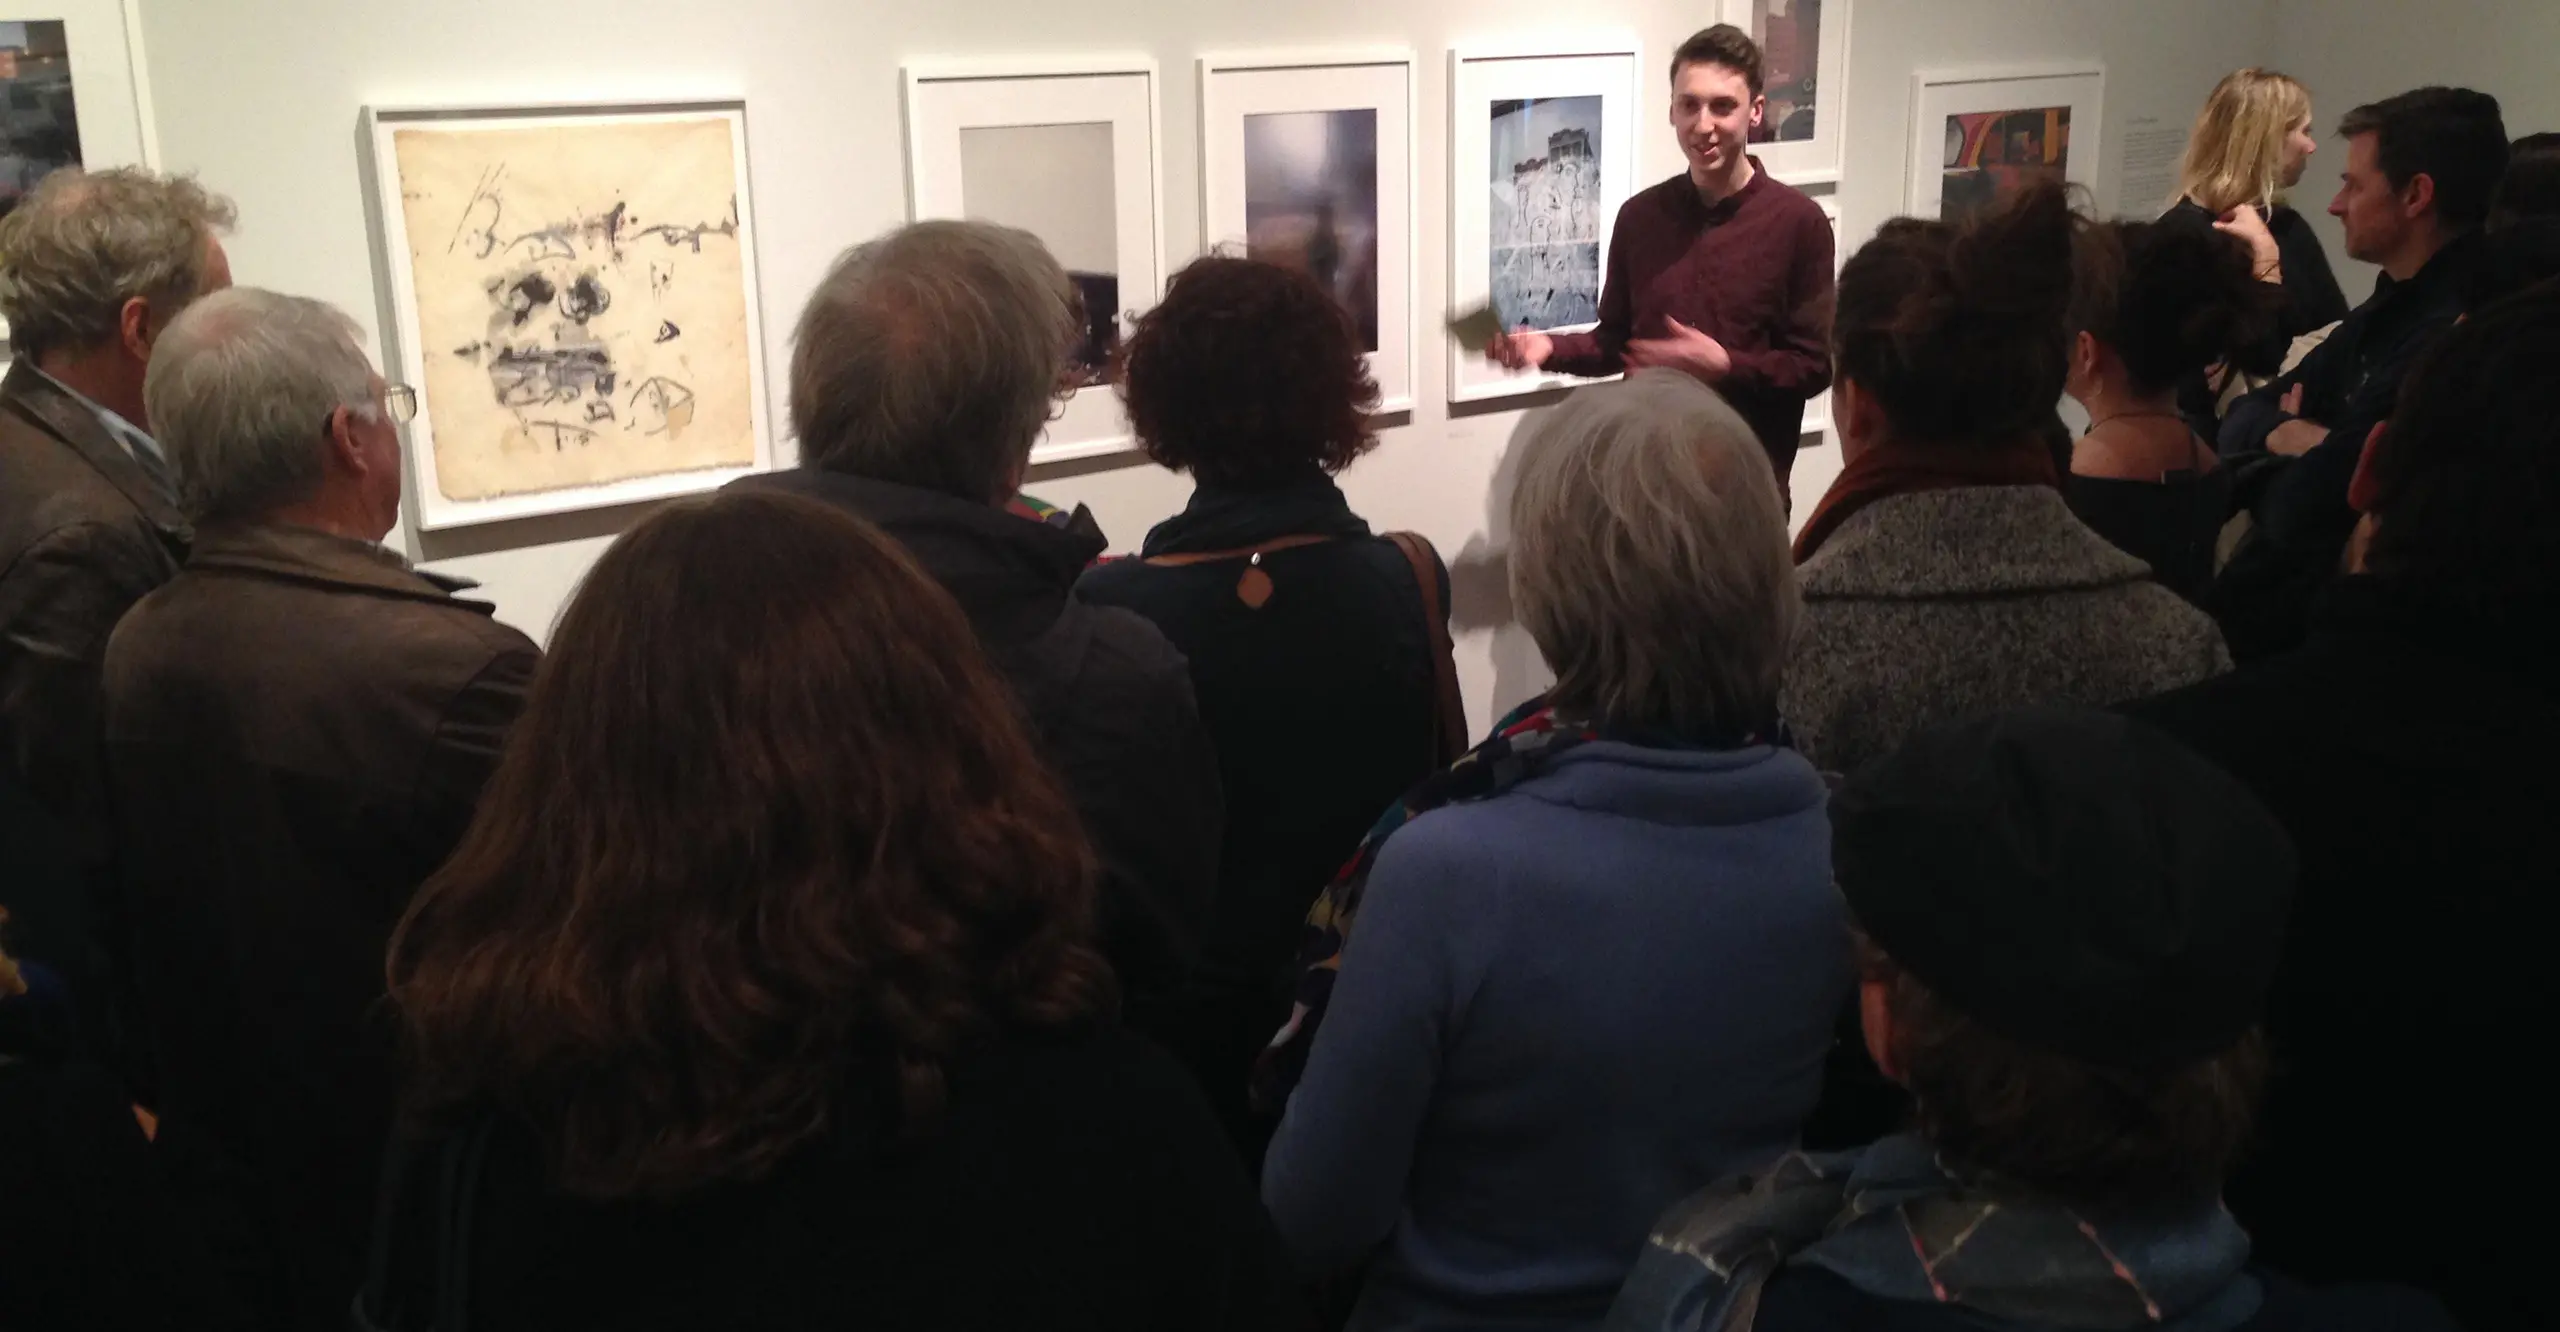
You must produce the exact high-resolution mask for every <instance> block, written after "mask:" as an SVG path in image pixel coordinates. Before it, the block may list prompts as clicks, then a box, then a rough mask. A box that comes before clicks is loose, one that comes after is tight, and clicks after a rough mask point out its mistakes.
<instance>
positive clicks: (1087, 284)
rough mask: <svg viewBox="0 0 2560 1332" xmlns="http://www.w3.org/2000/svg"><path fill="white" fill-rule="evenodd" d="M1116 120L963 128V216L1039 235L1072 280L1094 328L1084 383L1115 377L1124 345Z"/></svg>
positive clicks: (1084, 357)
mask: <svg viewBox="0 0 2560 1332" xmlns="http://www.w3.org/2000/svg"><path fill="white" fill-rule="evenodd" d="M1111 135H1112V126H1111V123H1110V122H1109V121H1090V122H1084V123H1078V124H1065V125H983V126H968V127H965V128H963V129H962V130H961V131H960V197H961V210H962V213H963V215H965V216H967V217H970V218H973V219H976V220H979V221H984V222H994V223H998V224H1001V225H1003V226H1008V227H1020V228H1022V229H1023V230H1025V231H1028V232H1030V233H1031V234H1033V235H1035V236H1038V237H1039V238H1040V240H1041V242H1042V243H1043V244H1045V245H1047V246H1048V247H1049V253H1050V254H1051V255H1053V256H1055V257H1056V258H1057V261H1058V263H1059V265H1060V266H1061V267H1063V268H1065V269H1066V270H1067V276H1068V277H1069V278H1071V279H1073V280H1074V282H1075V285H1076V292H1077V294H1078V295H1079V296H1080V297H1081V298H1082V299H1083V302H1084V316H1085V324H1086V336H1085V341H1084V345H1083V346H1082V347H1081V348H1079V349H1078V350H1077V353H1076V361H1077V364H1078V366H1079V367H1080V369H1081V370H1082V373H1083V381H1082V383H1083V386H1084V387H1087V388H1090V387H1093V386H1094V385H1097V384H1101V383H1103V382H1104V381H1105V380H1107V379H1108V378H1109V377H1110V373H1111V357H1112V354H1113V353H1114V352H1116V351H1118V350H1119V347H1120V329H1121V314H1122V310H1121V300H1120V217H1119V185H1118V181H1117V180H1116V178H1115V176H1114V174H1113V168H1112V138H1111Z"/></svg>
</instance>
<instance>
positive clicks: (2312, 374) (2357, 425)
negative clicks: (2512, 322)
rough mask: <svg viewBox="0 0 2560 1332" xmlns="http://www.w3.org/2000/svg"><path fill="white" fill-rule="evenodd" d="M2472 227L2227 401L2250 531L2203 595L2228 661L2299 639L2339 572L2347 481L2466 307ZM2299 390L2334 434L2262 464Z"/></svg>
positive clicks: (2227, 434) (2346, 524) (2474, 251)
mask: <svg viewBox="0 0 2560 1332" xmlns="http://www.w3.org/2000/svg"><path fill="white" fill-rule="evenodd" d="M2480 257H2481V245H2480V239H2479V237H2477V236H2473V235H2465V236H2461V237H2457V238H2456V239H2454V240H2453V241H2452V242H2451V243H2450V244H2448V245H2446V246H2445V247H2444V248H2443V249H2441V250H2439V251H2437V252H2436V255H2435V257H2434V258H2432V259H2430V260H2428V261H2427V264H2426V266H2425V267H2424V268H2421V269H2419V270H2418V271H2417V273H2416V274H2414V275H2412V276H2411V277H2410V278H2409V280H2408V281H2406V282H2399V281H2395V280H2393V279H2392V278H2391V277H2389V276H2388V275H2385V276H2384V277H2383V278H2381V279H2380V280H2379V281H2378V282H2377V283H2376V284H2375V286H2374V289H2373V295H2372V297H2371V298H2370V299H2368V300H2366V301H2365V303H2364V304H2362V305H2360V306H2357V307H2356V309H2355V312H2354V313H2352V314H2350V315H2348V316H2347V318H2346V320H2345V322H2343V323H2341V324H2339V325H2338V330H2337V331H2336V332H2334V333H2332V334H2330V335H2329V338H2328V340H2327V341H2325V342H2323V343H2321V344H2320V346H2319V347H2318V348H2317V349H2315V350H2314V351H2313V352H2312V353H2311V354H2310V355H2309V356H2307V357H2305V358H2303V362H2302V364H2301V365H2298V366H2296V367H2294V371H2293V373H2292V374H2289V375H2286V376H2284V377H2283V378H2281V379H2278V380H2276V381H2275V382H2274V383H2271V384H2269V385H2267V386H2266V387H2264V388H2262V389H2259V390H2258V391H2257V392H2255V393H2251V394H2249V395H2248V396H2247V397H2244V398H2242V399H2240V400H2239V401H2238V402H2235V403H2233V404H2232V405H2231V414H2230V415H2229V416H2227V417H2225V418H2224V419H2223V422H2222V438H2221V444H2222V452H2223V455H2224V456H2225V457H2228V458H2232V459H2233V460H2234V461H2235V462H2236V463H2240V464H2242V465H2243V466H2244V473H2243V475H2244V477H2247V476H2254V477H2255V480H2254V481H2251V480H2246V479H2244V480H2243V481H2242V483H2241V488H2242V494H2241V497H2240V498H2241V502H2242V503H2243V504H2245V505H2247V507H2248V508H2249V510H2250V512H2251V514H2252V515H2253V516H2254V518H2255V522H2254V524H2253V526H2252V528H2251V531H2250V534H2249V537H2248V539H2247V540H2246V541H2245V542H2243V543H2242V545H2241V547H2240V549H2239V550H2238V551H2237V552H2235V553H2234V554H2233V556H2232V559H2231V563H2230V564H2229V566H2227V567H2226V568H2225V569H2224V570H2223V571H2222V576H2221V577H2220V578H2219V579H2217V580H2216V582H2215V584H2214V586H2213V587H2212V588H2211V589H2210V590H2209V591H2208V592H2207V594H2206V597H2205V603H2204V604H2205V608H2206V609H2207V610H2209V611H2211V612H2212V613H2213V616H2214V618H2215V620H2217V621H2218V622H2220V623H2221V625H2222V633H2223V638H2224V640H2225V641H2226V642H2227V643H2229V644H2230V647H2231V655H2232V657H2233V658H2234V659H2236V660H2240V661H2247V660H2249V659H2251V658H2253V657H2261V656H2265V655H2267V654H2268V653H2271V652H2281V651H2284V650H2285V649H2287V648H2290V647H2292V646H2294V645H2295V644H2297V643H2300V642H2301V641H2302V635H2303V625H2304V621H2305V619H2306V618H2307V617H2308V615H2309V613H2310V607H2311V603H2312V601H2313V600H2314V599H2315V598H2316V597H2317V596H2318V595H2319V591H2320V589H2321V587H2323V586H2325V585H2326V584H2327V583H2328V582H2329V581H2330V580H2331V579H2332V578H2333V577H2335V575H2336V573H2337V569H2338V558H2339V555H2340V553H2341V552H2342V551H2344V550H2345V549H2346V544H2347V536H2348V534H2349V533H2351V532H2353V531H2354V530H2355V525H2356V514H2355V510H2354V509H2352V508H2350V507H2349V506H2348V504H2347V488H2348V486H2349V484H2350V483H2351V482H2353V481H2354V479H2355V474H2356V462H2357V460H2358V459H2360V458H2361V457H2363V455H2364V444H2365V439H2366V437H2367V436H2369V435H2371V434H2372V433H2373V427H2374V426H2375V425H2376V424H2378V423H2380V422H2382V421H2385V420H2387V419H2389V418H2390V416H2391V411H2392V408H2393V407H2394V406H2395V405H2396V404H2397V403H2398V402H2399V398H2400V381H2401V380H2402V379H2403V378H2405V377H2406V376H2407V374H2408V372H2409V367H2410V366H2411V364H2412V363H2414V362H2415V361H2416V360H2417V358H2418V355H2419V353H2421V352H2423V351H2425V350H2426V349H2427V347H2428V346H2429V345H2430V344H2432V343H2433V342H2434V341H2435V338H2436V335H2438V334H2440V333H2442V332H2444V331H2445V330H2446V329H2448V328H2451V327H2453V323H2454V321H2455V320H2456V319H2459V318H2460V317H2461V316H2462V311H2463V305H2464V301H2465V299H2466V298H2467V296H2468V293H2469V291H2470V283H2471V279H2472V270H2473V269H2474V268H2475V267H2476V266H2477V265H2478V264H2479V262H2480ZM2296 385H2299V386H2301V388H2302V412H2301V419H2304V420H2310V421H2318V422H2320V423H2322V424H2324V425H2326V426H2328V427H2329V434H2328V437H2327V439H2325V440H2324V441H2323V442H2321V443H2320V444H2318V445H2316V446H2314V447H2313V448H2312V449H2311V451H2310V452H2308V453H2305V454H2303V455H2302V456H2300V457H2298V458H2292V459H2283V458H2273V459H2268V460H2266V461H2265V462H2264V463H2263V464H2260V463H2255V462H2253V459H2255V458H2257V457H2259V456H2261V455H2263V454H2264V451H2265V449H2266V443H2267V436H2268V435H2270V434H2272V433H2274V431H2275V429H2276V427H2278V426H2280V425H2283V424H2284V423H2285V422H2287V421H2290V420H2293V419H2295V418H2294V417H2292V416H2289V415H2287V414H2286V413H2285V411H2284V409H2283V406H2282V403H2281V400H2282V399H2283V397H2284V395H2285V394H2286V393H2287V392H2290V391H2291V390H2292V389H2293V388H2294V387H2295V386H2296Z"/></svg>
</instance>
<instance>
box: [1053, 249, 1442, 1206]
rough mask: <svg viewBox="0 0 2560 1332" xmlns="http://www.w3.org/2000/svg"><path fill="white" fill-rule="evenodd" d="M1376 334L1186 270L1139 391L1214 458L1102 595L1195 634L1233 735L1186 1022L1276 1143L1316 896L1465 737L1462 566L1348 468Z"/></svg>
mask: <svg viewBox="0 0 2560 1332" xmlns="http://www.w3.org/2000/svg"><path fill="white" fill-rule="evenodd" d="M1362 345H1363V344H1362V343H1361V340H1360V337H1359V334H1358V332H1357V331H1356V329H1355V328H1354V327H1353V324H1352V321H1351V317H1350V315H1349V313H1348V312H1346V311H1345V310H1344V309H1343V307H1342V306H1341V304H1340V303H1339V302H1338V301H1336V300H1335V299H1334V298H1333V296H1332V295H1331V294H1330V293H1328V292H1327V291H1326V290H1325V289H1324V287H1323V286H1321V285H1320V284H1318V283H1317V282H1316V280H1315V279H1314V278H1312V277H1310V276H1308V275H1307V274H1306V273H1304V272H1301V271H1299V270H1297V269H1293V268H1286V267H1282V266H1279V265H1276V264H1270V263H1263V262H1259V261H1255V260H1250V259H1241V258H1232V257H1226V256H1214V255H1213V256H1211V257H1209V258H1205V259H1201V260H1199V261H1197V262H1195V263H1193V264H1192V265H1191V266H1190V267H1188V268H1185V269H1184V270H1183V271H1182V272H1180V273H1179V274H1176V275H1175V277H1174V279H1173V283H1172V286H1171V288H1170V289H1169V290H1168V291H1167V292H1166V293H1165V298H1164V301H1163V302H1162V303H1161V304H1159V305H1157V306H1156V308H1155V309H1154V310H1153V311H1152V312H1150V313H1149V314H1148V315H1146V316H1145V317H1144V318H1143V319H1141V320H1139V321H1138V327H1137V331H1136V332H1135V334H1133V335H1132V336H1131V338H1130V339H1129V342H1128V344H1127V347H1126V348H1125V350H1124V351H1123V353H1122V354H1123V357H1124V361H1123V367H1122V378H1121V386H1120V392H1121V395H1122V397H1123V398H1124V399H1126V401H1127V403H1128V407H1129V418H1130V421H1131V423H1132V424H1133V425H1134V426H1135V428H1136V431H1137V436H1138V440H1139V442H1140V443H1141V444H1142V445H1143V446H1144V447H1145V448H1146V451H1147V456H1148V457H1150V458H1153V459H1155V460H1156V461H1157V462H1158V463H1160V464H1162V465H1164V466H1166V467H1169V468H1171V469H1173V470H1174V471H1177V472H1189V473H1190V474H1191V477H1192V480H1193V482H1194V489H1193V491H1192V494H1191V503H1190V505H1189V506H1188V507H1186V508H1185V509H1184V510H1183V511H1182V512H1181V513H1180V514H1178V515H1176V516H1174V517H1173V518H1172V519H1170V520H1168V521H1167V522H1165V523H1163V524H1161V525H1160V526H1158V527H1157V528H1156V529H1155V530H1154V531H1152V532H1150V533H1148V534H1147V543H1146V547H1145V549H1144V551H1143V552H1142V554H1141V556H1140V558H1137V559H1131V560H1120V561H1115V562H1111V563H1107V564H1105V565H1103V566H1101V567H1100V568H1097V569H1095V570H1093V571H1092V572H1090V573H1088V574H1086V575H1085V578H1084V581H1083V583H1082V584H1081V585H1080V589H1079V590H1080V591H1081V592H1082V594H1083V596H1084V598H1085V599H1086V600H1088V601H1093V602H1101V603H1105V604H1109V605H1115V606H1123V607H1126V608H1128V609H1130V610H1134V611H1136V612H1138V613H1139V614H1141V615H1144V616H1146V617H1147V618H1148V619H1150V620H1153V621H1154V622H1155V623H1156V626H1157V627H1158V628H1160V629H1162V630H1164V633H1165V636H1166V637H1167V638H1170V639H1172V640H1173V645H1174V646H1175V647H1178V648H1180V649H1182V652H1183V655H1184V656H1186V657H1188V658H1190V661H1191V676H1192V684H1193V687H1194V689H1195V690H1196V691H1197V693H1198V696H1199V700H1200V715H1201V718H1202V720H1203V721H1204V722H1206V723H1207V725H1208V728H1209V734H1210V736H1211V738H1212V739H1213V740H1214V741H1215V742H1216V744H1217V748H1218V762H1219V776H1220V777H1221V779H1222V780H1223V782H1224V784H1225V789H1226V798H1227V832H1226V841H1225V843H1224V846H1223V850H1222V854H1221V864H1220V878H1219V893H1218V901H1217V905H1216V908H1215V915H1214V917H1213V919H1212V922H1211V932H1210V935H1209V938H1208V940H1207V944H1206V947H1205V948H1204V950H1203V966H1202V978H1201V985H1200V990H1201V993H1200V994H1199V996H1198V998H1199V1002H1198V1003H1197V1004H1196V1005H1193V1006H1190V1007H1189V1008H1188V1010H1187V1011H1186V1012H1185V1013H1184V1014H1183V1015H1182V1022H1183V1024H1184V1025H1185V1026H1186V1027H1187V1028H1188V1029H1189V1030H1188V1031H1187V1033H1184V1034H1177V1033H1172V1032H1167V1033H1166V1034H1167V1035H1168V1036H1169V1037H1170V1038H1171V1039H1173V1040H1174V1041H1175V1043H1176V1044H1178V1045H1180V1046H1182V1047H1183V1049H1182V1050H1181V1053H1182V1054H1183V1056H1184V1058H1185V1061H1186V1062H1188V1063H1189V1064H1191V1065H1192V1068H1193V1071H1194V1072H1196V1073H1198V1074H1199V1075H1200V1079H1201V1082H1202V1085H1203V1086H1204V1087H1206V1088H1207V1090H1208V1092H1209V1094H1210V1098H1211V1100H1212V1102H1213V1103H1215V1104H1217V1105H1218V1106H1219V1107H1220V1109H1221V1112H1222V1113H1223V1114H1224V1115H1225V1116H1226V1117H1227V1120H1228V1122H1229V1125H1230V1127H1231V1128H1232V1129H1233V1131H1234V1132H1235V1133H1236V1134H1237V1137H1238V1141H1239V1144H1240V1145H1241V1146H1242V1147H1243V1148H1244V1149H1245V1150H1246V1152H1247V1153H1248V1155H1250V1156H1254V1157H1257V1158H1258V1157H1259V1155H1260V1150H1261V1148H1260V1144H1261V1141H1262V1139H1263V1138H1264V1137H1266V1136H1267V1134H1268V1132H1269V1127H1268V1125H1267V1124H1263V1125H1257V1124H1256V1122H1255V1121H1253V1120H1252V1119H1251V1117H1250V1116H1249V1115H1248V1114H1247V1111H1246V1107H1245V1093H1244V1087H1245V1081H1246V1075H1247V1073H1248V1071H1249V1070H1250V1068H1251V1066H1252V1063H1253V1060H1254V1057H1255V1055H1256V1053H1257V1052H1259V1051H1260V1050H1261V1048H1262V1046H1263V1045H1264V1043H1265V1042H1267V1041H1268V1040H1269V1039H1270V1038H1271V1033H1272V1032H1274V1031H1276V1030H1278V1029H1279V1027H1280V1024H1281V1023H1282V1021H1283V1020H1285V1019H1286V1017H1287V1016H1288V1011H1289V999H1288V980H1289V974H1290V970H1291V967H1290V963H1291V960H1292V958H1293V955H1294V950H1295V947H1296V945H1297V943H1298V940H1299V934H1300V927H1301V925H1302V924H1303V923H1304V921H1305V919H1306V914H1307V908H1308V906H1309V905H1310V904H1311V903H1312V902H1313V901H1314V900H1315V896H1316V893H1317V891H1318V890H1319V889H1321V888H1323V887H1324V885H1325V882H1326V880H1327V879H1329V878H1331V877H1332V875H1333V873H1334V871H1335V870H1336V869H1337V868H1339V867H1340V866H1341V865H1342V863H1343V861H1344V860H1345V859H1347V858H1348V857H1349V856H1350V855H1351V853H1352V851H1353V850H1354V849H1355V848H1356V847H1357V846H1358V845H1359V843H1360V838H1361V834H1363V833H1365V832H1366V831H1368V829H1369V826H1370V824H1371V823H1372V822H1374V821H1375V820H1376V819H1377V817H1378V814H1379V811H1381V810H1383V809H1385V808H1386V807H1387V806H1388V805H1389V804H1391V803H1393V802H1394V801H1395V800H1396V799H1397V798H1398V797H1399V796H1401V795H1403V794H1404V792H1405V790H1406V789H1407V788H1409V787H1411V786H1412V785H1413V784H1414V783H1415V782H1418V781H1420V780H1421V779H1422V778H1423V777H1424V776H1425V775H1426V774H1428V773H1429V772H1431V771H1432V770H1433V769H1434V768H1436V767H1438V766H1439V765H1440V764H1442V763H1444V762H1446V761H1447V760H1448V759H1450V758H1452V757H1454V756H1455V755H1456V753H1457V751H1458V750H1459V749H1462V748H1464V745H1465V736H1464V730H1465V721H1464V717H1463V715H1462V714H1461V713H1460V712H1459V710H1458V707H1457V694H1456V680H1455V677H1454V675H1452V674H1450V672H1449V656H1448V654H1449V648H1448V627H1447V616H1446V609H1445V608H1446V606H1447V595H1446V593H1447V580H1448V574H1447V571H1446V570H1445V569H1443V568H1442V567H1441V564H1440V560H1439V557H1438V556H1437V555H1435V554H1434V553H1433V552H1432V550H1431V547H1430V545H1429V543H1427V542H1425V541H1423V540H1422V539H1421V538H1420V537H1418V536H1412V535H1410V534H1405V533H1398V534H1394V535H1392V536H1387V537H1380V536H1376V535H1373V534H1372V533H1371V532H1370V530H1369V525H1368V524H1367V523H1365V522H1363V521H1361V519H1360V517H1359V515H1357V514H1355V513H1353V512H1352V511H1351V506H1350V505H1349V504H1348V503H1347V502H1345V500H1344V499H1343V496H1342V491H1341V489H1340V488H1339V487H1337V486H1336V485H1335V484H1334V480H1333V478H1334V476H1335V475H1336V474H1338V473H1340V472H1341V471H1342V470H1343V469H1344V468H1346V467H1349V466H1350V465H1351V464H1352V463H1353V462H1354V461H1355V460H1357V459H1358V458H1359V457H1360V456H1361V455H1363V454H1365V453H1367V452H1368V451H1369V450H1370V449H1372V448H1375V447H1376V446H1377V442H1378V440H1377V435H1376V434H1375V433H1374V431H1373V430H1372V429H1371V425H1370V413H1371V412H1372V411H1373V410H1375V408H1376V407H1377V405H1378V386H1377V383H1376V382H1375V381H1374V380H1372V379H1371V378H1370V377H1369V372H1368V368H1367V366H1366V363H1365V362H1364V360H1363V357H1362ZM1151 1030H1156V1031H1160V1032H1163V1031H1165V1028H1163V1027H1161V1026H1158V1027H1154V1028H1151Z"/></svg>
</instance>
